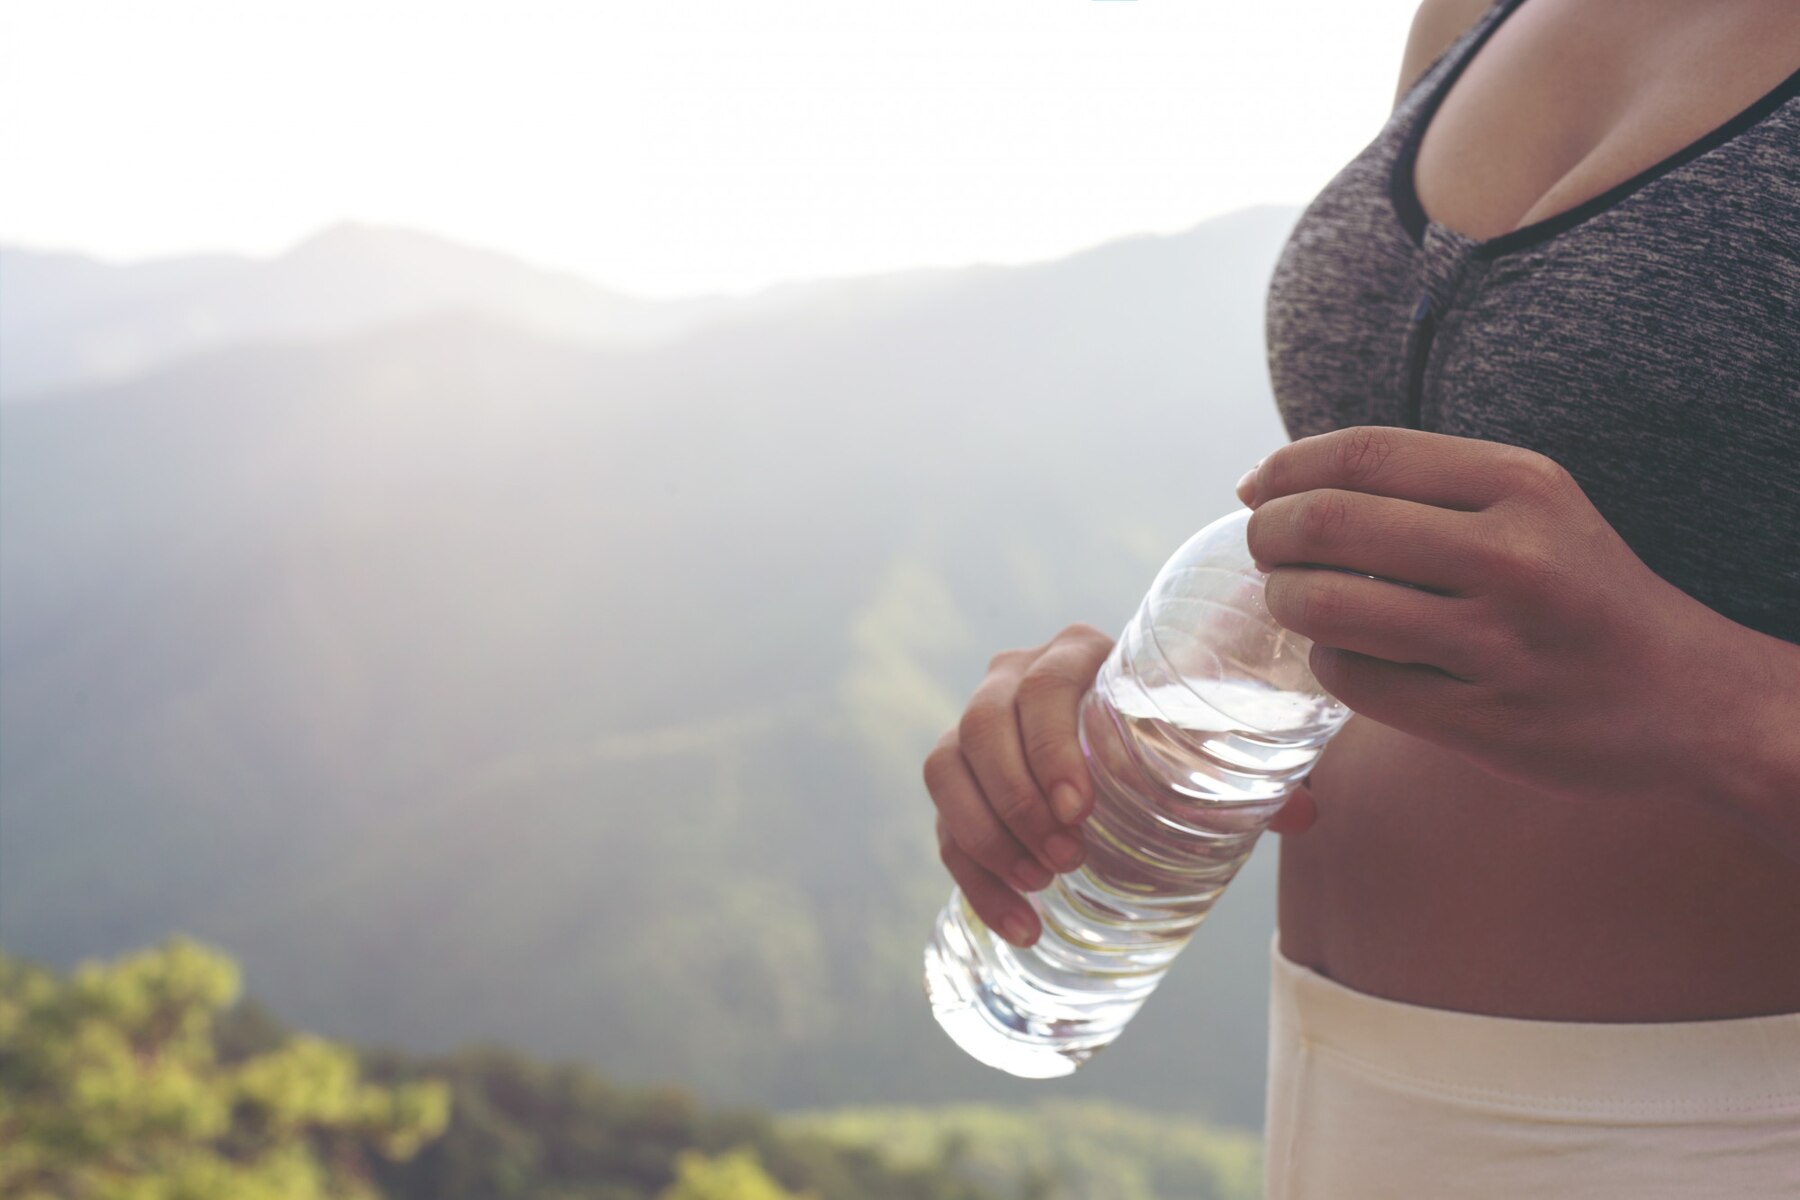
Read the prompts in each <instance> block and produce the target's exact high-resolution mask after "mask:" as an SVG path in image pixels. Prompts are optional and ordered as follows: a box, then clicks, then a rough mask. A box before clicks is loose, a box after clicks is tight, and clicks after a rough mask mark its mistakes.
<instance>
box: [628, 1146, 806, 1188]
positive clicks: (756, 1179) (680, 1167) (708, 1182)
mask: <svg viewBox="0 0 1800 1200" xmlns="http://www.w3.org/2000/svg"><path fill="white" fill-rule="evenodd" d="M675 1172H676V1173H675V1182H674V1183H672V1184H670V1185H669V1186H668V1187H667V1188H665V1189H663V1193H662V1195H661V1196H659V1197H657V1200H800V1198H798V1197H796V1196H795V1195H794V1193H792V1192H790V1191H787V1190H785V1189H783V1188H782V1186H781V1185H780V1184H779V1183H776V1182H775V1181H774V1180H773V1179H770V1178H769V1174H768V1172H767V1171H764V1170H763V1168H762V1163H761V1162H760V1161H758V1159H757V1157H756V1152H755V1151H754V1150H733V1151H732V1152H731V1153H730V1154H725V1155H721V1156H720V1157H718V1158H708V1157H706V1155H704V1154H701V1153H699V1152H697V1151H694V1150H684V1151H682V1154H681V1157H680V1158H678V1159H676V1160H675Z"/></svg>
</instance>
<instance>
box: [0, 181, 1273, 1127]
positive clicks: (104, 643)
mask: <svg viewBox="0 0 1800 1200" xmlns="http://www.w3.org/2000/svg"><path fill="white" fill-rule="evenodd" d="M1294 215H1295V214H1294V213H1293V212H1292V211H1291V210H1276V209H1262V210H1251V211H1246V212H1243V213H1238V214H1234V215H1232V216H1229V217H1226V218H1222V219H1219V220H1216V221H1209V222H1206V223H1204V224H1201V225H1198V226H1196V227H1195V228H1193V229H1191V230H1189V231H1187V232H1185V233H1181V234H1177V235H1170V236H1149V235H1146V236H1140V237H1134V238H1128V239H1124V240H1121V241H1118V242H1113V243H1109V244H1107V245H1103V246H1100V247H1096V248H1094V249H1092V250H1089V251H1085V252H1083V253H1080V254H1077V255H1073V256H1071V257H1069V258H1066V259H1062V260H1059V261H1055V262H1048V263H1039V264H1031V265H1027V266H1020V267H975V268H968V269H965V270H933V271H922V272H901V273H898V274H895V275H892V276H882V277H877V278H871V279H850V280H838V281H825V282H817V283H806V284H796V285H791V286H789V287H785V288H777V289H771V290H770V291H768V292H765V293H759V294H757V295H754V296H750V297H743V298H728V297H709V298H704V299H701V300H695V301H678V302H650V301H632V300H628V299H625V298H621V297H617V296H609V295H607V294H606V293H604V292H602V291H601V290H599V289H596V288H592V287H591V286H590V285H587V284H585V283H582V282H581V281H579V280H576V279H574V278H573V277H571V276H564V275H557V274H555V273H551V272H543V271H540V270H538V269H536V268H532V267H529V266H526V265H524V264H519V263H514V262H510V261H507V260H504V259H503V258H501V257H500V256H496V255H492V254H490V253H487V252H482V251H475V250H470V249H467V248H463V247H457V246H454V245H452V244H448V243H444V242H443V241H441V240H439V239H434V238H429V237H425V236H424V235H419V234H416V233H413V232H411V231H406V230H392V229H380V228H375V227H346V228H339V229H335V230H328V231H325V232H324V233H322V234H321V235H319V236H318V237H316V238H314V239H310V240H309V241H307V242H305V243H302V244H301V245H300V246H299V247H297V248H296V249H295V250H294V251H292V252H290V253H289V254H288V255H285V256H283V257H281V258H280V259H277V260H274V261H271V262H267V263H258V262H253V261H246V260H240V259H231V258H224V257H216V256H208V257H201V258H194V259H175V260H167V261H163V262H160V263H150V264H140V265H136V266H123V267H115V266H106V265H104V264H98V263H94V262H92V261H86V260H77V259H73V258H70V257H68V256H45V255H42V254H38V253H37V252H26V251H20V250H5V251H0V297H3V301H4V302H3V304H0V317H3V320H0V376H3V377H4V379H5V388H6V398H7V399H8V400H9V401H11V402H10V403H8V404H7V405H6V406H4V407H3V408H0V942H3V943H4V944H5V945H6V946H7V947H8V948H9V949H10V950H12V951H13V952H15V953H23V954H29V955H34V956H39V957H43V958H46V959H49V960H51V961H53V962H62V963H66V962H71V961H74V960H77V959H79V958H81V957H83V956H88V955H105V954H112V953H115V952H118V951H120V950H123V949H126V948H129V947H133V946H137V945H141V944H144V943H146V942H149V941H154V940H157V939H158V938H160V937H161V936H163V935H164V934H166V933H168V932H170V931H172V930H182V931H186V932H189V933H192V934H194V935H196V936H199V937H202V938H205V939H207V940H209V941H212V942H215V943H217V944H219V945H221V946H223V947H225V948H227V949H229V950H230V951H231V952H233V953H234V954H235V955H236V956H238V957H239V958H240V959H241V960H242V961H243V962H244V964H245V966H246V970H247V973H248V976H249V978H250V979H252V980H253V981H255V986H256V988H257V991H258V993H259V995H260V997H261V998H262V999H263V1000H265V1001H267V1002H268V1003H270V1004H271V1006H272V1007H274V1008H275V1009H276V1010H277V1011H278V1012H280V1013H281V1014H282V1015H283V1016H284V1017H285V1018H287V1019H289V1020H291V1021H293V1022H295V1023H297V1024H300V1025H304V1026H306V1027H309V1028H314V1029H318V1030H320V1031H321V1032H323V1033H326V1034H328V1035H331V1036H339V1037H347V1038H353V1039H356V1040H359V1041H362V1042H365V1043H367V1042H386V1043H389V1044H393V1045H397V1046H402V1047H406V1048H408V1049H412V1050H416V1051H421V1052H434V1051H439V1050H444V1049H447V1048H450V1047H453V1046H457V1045H462V1044H465V1043H467V1042H470V1041H478V1040H503V1041H506V1042H509V1043H513V1044H516V1045H518V1046H520V1047H522V1048H525V1049H527V1050H530V1051H533V1052H536V1053H540V1054H549V1055H560V1056H575V1057H580V1058H583V1059H587V1060H589V1061H592V1062H594V1063H595V1064H597V1065H598V1066H600V1067H601V1068H602V1069H604V1070H606V1071H607V1072H608V1073H609V1074H612V1075H615V1076H618V1077H621V1078H638V1079H676V1080H680V1081H683V1082H685V1083H687V1084H689V1085H691V1086H693V1087H695V1088H697V1089H698V1090H700V1091H701V1092H703V1093H705V1094H707V1095H708V1096H709V1097H713V1098H716V1099H720V1100H725V1101H737V1100H743V1101H755V1102H758V1103H764V1104H769V1105H775V1106H790V1107H801V1106H806V1107H818V1106H824V1105H837V1104H847V1103H884V1104H892V1103H913V1102H937V1101H945V1100H959V1101H967V1100H973V1099H998V1100H1017V1099H1021V1098H1031V1099H1034V1100H1036V1099H1041V1098H1044V1097H1050V1098H1061V1097H1071V1096H1075V1097H1079V1096H1106V1097H1111V1098H1116V1099H1123V1100H1127V1101H1129V1102H1131V1103H1134V1104H1138V1105H1145V1106H1157V1107H1162V1108H1167V1109H1172V1110H1181V1111H1188V1112H1196V1113H1201V1114H1206V1115H1209V1116H1213V1117H1216V1118H1221V1119H1224V1120H1228V1121H1234V1122H1237V1123H1239V1124H1254V1123H1256V1121H1257V1120H1258V1119H1259V1118H1260V1111H1261V1091H1260V1089H1261V1073H1262V1052H1263V1051H1262V1046H1263V1041H1262V1029H1263V1020H1264V1014H1263V1007H1262V1006H1263V1003H1264V998H1265V996H1266V973H1267V954H1268V945H1269V937H1270V934H1271V931H1272V927H1273V889H1272V884H1271V863H1270V855H1269V851H1268V850H1267V848H1265V849H1264V850H1263V851H1260V852H1259V853H1258V855H1257V856H1256V858H1255V859H1254V860H1253V862H1252V865H1251V866H1250V868H1248V870H1247V871H1246V873H1245V876H1244V877H1243V878H1242V879H1240V880H1239V882H1238V883H1237V884H1236V885H1234V888H1233V891H1232V893H1231V894H1230V895H1228V896H1227V897H1226V899H1225V900H1224V901H1223V902H1222V904H1221V905H1220V908H1219V910H1218V912H1217V914H1216V915H1215V916H1214V917H1212V918H1211V919H1210V920H1209V921H1208V923H1207V925H1206V926H1205V927H1204V928H1203V929H1202V930H1201V932H1200V934H1199V935H1198V937H1197V938H1196V942H1195V944H1194V946H1193V947H1192V948H1191V949H1190V950H1189V951H1188V952H1187V954H1186V955H1185V956H1184V959H1183V960H1182V961H1181V962H1180V963H1179V964H1178V965H1177V968H1176V970H1175V971H1174V972H1173V973H1172V975H1171V977H1170V980H1169V982H1168V983H1167V984H1165V985H1164V987H1163V989H1162V991H1161V992H1160V993H1159V994H1158V995H1157V996H1156V997H1155V998H1154V999H1153V1000H1152V1001H1151V1003H1150V1004H1149V1005H1148V1006H1147V1008H1146V1009H1145V1011H1144V1013H1143V1014H1142V1015H1141V1016H1140V1017H1139V1018H1138V1019H1137V1021H1136V1022H1135V1023H1134V1025H1133V1027H1132V1028H1131V1029H1130V1030H1128V1031H1127V1034H1126V1036H1125V1037H1124V1038H1122V1039H1121V1041H1120V1043H1119V1044H1118V1045H1117V1046H1115V1047H1113V1048H1112V1049H1110V1050H1108V1051H1107V1053H1106V1054H1104V1055H1102V1056H1101V1057H1100V1058H1099V1059H1097V1060H1096V1061H1095V1063H1094V1064H1093V1065H1091V1066H1090V1067H1087V1068H1084V1069H1083V1071H1081V1072H1080V1073H1078V1075H1077V1076H1075V1077H1073V1078H1072V1079H1070V1080H1068V1081H1062V1082H1058V1083H1052V1084H1037V1085H1027V1084H1022V1083H1019V1082H1017V1081H1013V1080H1010V1079H1006V1078H1004V1077H1001V1076H998V1075H995V1074H994V1073H992V1072H989V1071H987V1070H986V1069H984V1068H981V1067H979V1066H976V1065H974V1064H973V1063H971V1062H969V1061H967V1060H965V1059H964V1058H963V1057H962V1056H961V1055H960V1053H959V1052H957V1051H956V1050H955V1049H954V1048H953V1047H951V1046H950V1045H949V1043H948V1042H947V1041H946V1040H945V1039H944V1038H943V1037H942V1036H941V1035H940V1034H939V1033H938V1032H937V1030H936V1029H935V1027H934V1026H933V1025H932V1023H931V1021H930V1018H929V1015H928V1014H927V1012H926V1010H925V1006H924V1001H923V997H922V994H921V990H920V986H919V952H920V950H921V948H922V945H923V938H924V937H925V935H926V933H927V931H928V928H929V925H930V922H931V920H932V918H933V916H934V915H935V912H936V909H937V907H938V906H939V905H941V903H942V902H943V899H944V897H945V895H946V894H947V892H948V889H949V883H948V880H947V879H946V877H945V876H944V875H943V873H942V871H941V869H940V868H939V867H938V866H937V863H936V856H935V847H934V844H933V839H932V835H931V827H932V820H931V816H932V814H931V811H930V805H929V802H928V800H927V798H926V796H925V793H924V789H923V786H922V784H921V782H920V779H919V768H920V764H921V763H922V760H923V757H924V754H925V752H926V750H927V749H929V747H930V745H931V744H932V742H933V741H934V740H935V738H936V736H937V735H938V733H939V732H940V731H941V730H942V729H943V728H944V727H946V726H947V725H948V724H949V723H950V722H951V721H953V720H954V719H955V716H956V714H957V712H958V711H960V709H961V706H962V703H963V701H964V699H965V698H966V697H967V695H968V693H969V692H970V690H971V689H972V688H973V687H974V685H975V684H976V682H977V681H978V680H979V679H980V677H981V674H982V671H983V667H984V664H985V663H986V661H987V659H988V657H989V656H990V655H991V654H993V653H994V652H995V651H996V650H999V649H1001V648H1003V647H1006V646H1013V645H1030V644H1035V643H1038V642H1041V641H1043V640H1044V639H1045V638H1047V637H1048V636H1049V635H1050V634H1052V633H1053V632H1055V630H1056V629H1057V628H1059V627H1060V626H1062V625H1064V624H1067V623H1069V622H1071V621H1077V620H1084V621H1088V622H1091V623H1093V624H1096V625H1099V626H1101V627H1102V628H1106V629H1109V630H1116V629H1118V628H1119V627H1121V626H1122V625H1123V623H1124V621H1125V619H1126V618H1127V617H1128V616H1129V615H1130V612H1131V610H1132V608H1133V606H1134V605H1135V603H1136V601H1137V599H1138V597H1139V596H1140V594H1141V592H1142V590H1143V588H1144V587H1145V586H1146V585H1147V584H1148V582H1149V580H1150V577H1151V576H1152V575H1153V574H1154V572H1155V569H1156V567H1157V565H1158V564H1159V563H1160V562H1161V561H1162V559H1163V558H1164V557H1165V556H1166V554H1167V553H1168V552H1169V551H1170V550H1172V549H1173V548H1174V547H1175V546H1176V545H1178V544H1179V543H1180V542H1181V541H1182V540H1183V538H1184V537H1185V536H1186V535H1187V534H1188V533H1189V532H1191V531H1192V530H1193V529H1195V528H1198V527H1199V526H1200V525H1202V524H1204V523H1206V522H1207V521H1208V520H1210V519H1211V518H1213V517H1214V516H1217V515H1219V514H1220V513H1223V512H1225V511H1227V510H1228V509H1229V508H1231V507H1233V506H1234V503H1235V502H1234V501H1233V499H1232V497H1231V485H1232V482H1233V481H1235V480H1236V479H1237V477H1238V476H1239V474H1241V473H1242V471H1243V470H1244V469H1245V468H1246V467H1248V466H1249V465H1250V464H1251V463H1253V462H1255V461H1256V459H1257V458H1258V457H1260V456H1261V455H1262V454H1264V453H1266V452H1267V451H1268V450H1269V449H1271V448H1273V447H1274V446H1275V445H1277V444H1279V442H1280V441H1282V440H1283V436H1284V435H1283V433H1282V430H1281V425H1280V422H1279V420H1278V419H1277V416H1276V413H1275V410H1274V406H1273V403H1272V400H1271V398H1270V395H1269V391H1268V384H1267V377H1266V370H1265V366H1264V361H1263V351H1262V336H1261V331H1262V292H1263V289H1264V287H1265V286H1266V283H1267V279H1268V276H1269V272H1270V270H1271V268H1272V264H1273V260H1274V255H1275V254H1276V252H1277V250H1278V248H1279V245H1280V243H1281V241H1282V239H1283V237H1284V236H1285V234H1286V231H1287V229H1288V228H1289V227H1290V226H1291V224H1292V222H1293V219H1294ZM372 281H386V282H382V283H376V282H372ZM121 347H122V349H121Z"/></svg>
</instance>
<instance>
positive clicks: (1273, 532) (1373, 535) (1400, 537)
mask: <svg viewBox="0 0 1800 1200" xmlns="http://www.w3.org/2000/svg"><path fill="white" fill-rule="evenodd" d="M1485 528H1486V525H1484V524H1483V523H1482V518H1481V516H1480V514H1476V513H1466V512H1453V511H1451V510H1449V509H1443V508H1432V507H1431V506H1429V505H1425V504H1418V503H1415V502H1413V501H1411V500H1396V499H1394V498H1393V497H1391V496H1370V495H1365V494H1363V493H1361V492H1352V491H1344V490H1341V489H1337V488H1320V489H1318V490H1317V491H1311V492H1303V493H1301V494H1299V495H1295V496H1280V497H1277V498H1276V499H1273V500H1269V501H1267V502H1265V503H1264V504H1263V505H1262V506H1261V507H1260V508H1258V509H1257V510H1256V512H1254V513H1253V514H1251V517H1250V521H1249V524H1248V525H1247V526H1246V527H1245V530H1244V535H1245V537H1246V539H1247V540H1248V542H1249V545H1250V552H1251V554H1252V555H1254V556H1255V558H1256V561H1257V562H1259V563H1264V564H1266V565H1268V566H1281V565H1283V564H1294V565H1300V564H1307V565H1315V566H1322V567H1340V568H1343V569H1345V570H1350V571H1356V572H1359V573H1361V574H1365V575H1376V576H1379V577H1381V578H1383V579H1394V580H1399V581H1400V582H1402V583H1410V584H1415V585H1417V586H1419V587H1422V588H1428V589H1430V590H1432V591H1435V592H1443V593H1447V594H1451V595H1458V594H1463V593H1466V592H1467V591H1468V590H1469V589H1470V588H1472V587H1473V586H1475V584H1476V583H1477V582H1478V581H1479V580H1480V579H1481V578H1482V571H1481V568H1482V563H1481V562H1480V561H1479V560H1478V559H1475V560H1472V559H1471V553H1472V551H1475V550H1478V548H1480V547H1482V546H1483V545H1484V544H1485V543H1484V541H1483V540H1482V538H1481V537H1480V536H1479V535H1478V531H1479V530H1484V529H1485Z"/></svg>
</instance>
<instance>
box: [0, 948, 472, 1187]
mask: <svg viewBox="0 0 1800 1200" xmlns="http://www.w3.org/2000/svg"><path fill="white" fill-rule="evenodd" d="M238 989H239V977H238V970H237V967H236V965H235V964H234V963H232V962H231V960H230V959H228V958H226V957H224V956H223V955H221V954H219V953H217V952H216V951H213V950H209V949H207V948H206V947H203V946H201V945H198V944H196V943H194V942H191V941H187V940H185V939H181V938H176V939H172V940H170V941H169V942H167V943H165V944H164V945H163V946H161V947H160V948H157V949H154V950H146V951H142V952H139V953H136V954H132V955H128V956H126V957H124V958H121V959H119V960H117V961H115V962H112V963H89V964H86V965H84V966H82V967H80V968H79V969H77V970H76V971H74V972H73V973H72V974H69V975H66V976H64V975H58V974H56V973H53V972H50V971H47V970H43V969H40V968H37V967H34V966H31V965H29V964H27V963H24V962H20V961H18V960H15V959H12V958H10V957H8V956H6V955H4V954H0V1196H7V1197H16V1198H17V1200H37V1198H40V1197H41V1198H43V1200H51V1198H53V1197H55V1198H64V1197H79V1198H83V1200H87V1198H92V1200H308V1198H310V1197H320V1198H323V1197H327V1196H329V1197H333V1198H334V1200H335V1198H348V1197H358V1196H367V1195H370V1194H371V1193H370V1189H369V1188H368V1187H367V1185H366V1173H367V1163H368V1161H369V1160H370V1159H372V1158H373V1157H374V1156H375V1155H382V1156H387V1157H389V1158H394V1159H403V1158H405V1157H406V1156H408V1155H411V1154H413V1153H415V1152H417V1150H418V1149H419V1147H420V1146H422V1145H423V1144H425V1143H426V1142H427V1141H429V1140H430V1139H431V1138H432V1137H434V1136H436V1135H437V1134H438V1133H439V1132H440V1131H441V1130H442V1129H443V1128H444V1126H445V1124H446V1121H447V1118H448V1107H447V1106H448V1093H447V1092H446V1091H445V1089H444V1088H443V1087H442V1086H441V1085H438V1084H434V1083H431V1082H428V1081H418V1082H408V1083H404V1084H401V1085H399V1086H395V1087H379V1086H372V1085H370V1084H366V1083H363V1082H361V1081H360V1080H359V1078H358V1070H357V1063H356V1058H355V1056H354V1054H353V1053H352V1052H351V1051H349V1050H347V1049H345V1048H343V1047H341V1046H336V1045H333V1044H331V1043H329V1042H326V1041H322V1040H320V1039H318V1038H314V1037H295V1038H292V1039H288V1040H287V1041H285V1043H283V1044H279V1045H272V1046H269V1047H267V1048H266V1049H265V1050H264V1052H263V1053H259V1054H256V1055H253V1056H251V1057H247V1058H243V1059H241V1060H238V1061H230V1060H227V1059H223V1058H221V1057H220V1055H219V1054H218V1053H217V1047H216V1045H215V1042H214V1028H215V1021H216V1019H217V1018H218V1017H219V1015H220V1014H221V1013H222V1012H224V1011H225V1010H226V1009H228V1008H229V1006H231V1005H232V1003H233V1002H234V1001H235V1000H236V999H237V995H238Z"/></svg>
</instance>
